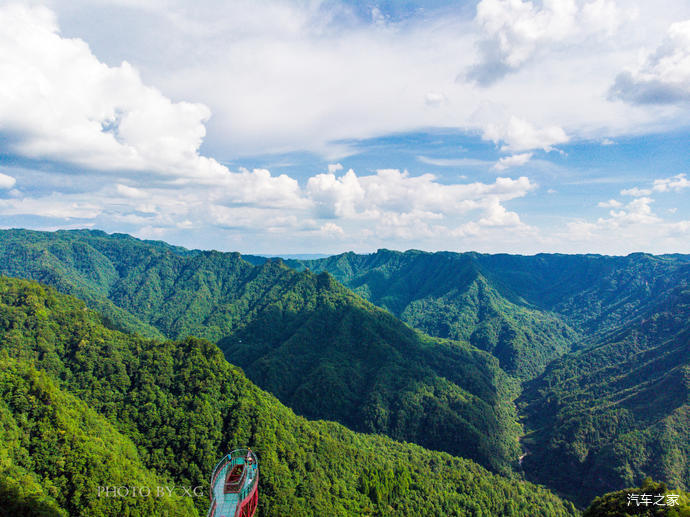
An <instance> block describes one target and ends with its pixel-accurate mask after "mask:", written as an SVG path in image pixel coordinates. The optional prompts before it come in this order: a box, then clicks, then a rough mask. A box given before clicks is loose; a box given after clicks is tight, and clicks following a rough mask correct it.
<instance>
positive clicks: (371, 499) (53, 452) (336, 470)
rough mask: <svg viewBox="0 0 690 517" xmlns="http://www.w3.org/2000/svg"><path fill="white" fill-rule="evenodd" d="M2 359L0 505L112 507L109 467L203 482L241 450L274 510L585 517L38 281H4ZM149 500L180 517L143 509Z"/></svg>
mask: <svg viewBox="0 0 690 517" xmlns="http://www.w3.org/2000/svg"><path fill="white" fill-rule="evenodd" d="M0 355H1V356H2V357H1V359H0V360H1V361H2V364H3V368H2V373H1V374H0V391H2V393H3V398H2V405H0V418H1V419H2V422H3V423H5V424H6V425H4V426H3V427H2V431H1V432H2V441H0V460H2V461H1V462H0V497H2V498H4V499H2V500H0V507H3V508H7V507H8V506H6V505H9V504H10V503H12V504H20V505H21V506H20V509H21V511H22V512H25V513H22V515H51V516H52V515H64V514H65V512H64V511H69V512H70V514H77V513H78V514H80V515H110V514H111V513H108V512H109V511H110V510H107V511H106V512H105V513H104V512H103V511H102V508H104V507H98V506H88V505H89V504H93V505H98V504H105V503H103V502H102V501H98V500H96V501H94V500H93V488H94V485H95V484H96V483H98V482H99V480H100V479H102V476H104V477H105V479H108V477H109V476H113V478H112V479H114V480H116V481H118V482H119V481H120V480H122V482H126V481H127V480H128V479H129V480H130V482H141V483H157V482H159V481H157V480H169V481H170V482H173V483H175V484H177V485H178V486H196V485H200V484H206V483H207V479H206V478H207V477H208V475H209V473H210V471H211V469H212V467H213V465H214V463H215V461H216V460H217V459H218V458H219V457H220V456H222V454H224V453H225V452H227V450H229V449H230V448H232V447H233V446H236V445H238V444H250V445H252V447H253V448H255V449H256V450H257V452H258V455H259V458H260V462H261V463H260V465H261V477H260V488H259V489H260V493H261V496H260V507H259V512H260V515H262V516H272V515H275V516H284V515H304V516H309V515H314V516H317V515H318V516H321V515H413V514H414V515H486V516H489V515H525V516H527V515H544V516H558V515H574V514H575V513H576V512H575V511H574V509H573V508H572V507H571V506H569V505H566V504H564V503H563V502H562V501H561V500H560V499H558V498H557V497H556V496H554V495H553V494H551V493H549V492H547V491H546V490H544V489H542V488H539V487H537V486H534V485H531V484H529V483H526V482H523V481H520V480H518V479H516V478H508V477H503V476H500V475H497V474H491V473H489V472H488V471H486V470H485V469H483V468H482V467H480V466H478V465H477V464H475V463H473V462H472V461H469V460H464V459H459V458H454V457H452V456H450V455H448V454H445V453H439V452H431V451H427V450H424V449H422V448H420V447H418V446H414V445H411V444H401V443H397V442H394V441H392V440H391V439H390V438H386V437H383V436H371V435H360V434H356V433H353V432H352V431H349V430H347V429H346V428H344V427H342V426H340V425H338V424H333V423H328V422H309V421H307V420H305V419H304V418H302V417H298V416H295V415H294V413H292V411H290V410H289V409H288V408H286V407H285V406H283V405H282V404H280V403H279V402H278V401H277V400H276V399H275V398H274V397H272V396H270V395H268V394H267V393H265V392H263V391H261V390H259V389H258V388H257V387H256V386H254V385H253V384H252V383H251V382H250V381H248V380H247V378H246V377H244V375H243V374H242V373H241V371H240V370H239V369H237V368H235V367H233V366H231V365H230V364H228V363H227V362H226V361H225V359H224V357H223V355H222V353H221V352H220V351H219V350H218V348H217V347H216V346H215V345H213V344H211V343H210V342H207V341H202V340H198V339H192V338H190V339H186V340H184V341H179V342H173V341H158V340H150V339H144V338H140V337H137V336H133V335H126V334H122V333H120V332H117V331H113V330H110V329H108V328H106V327H104V326H103V325H102V322H101V318H100V317H99V316H98V315H97V314H96V313H93V312H92V311H90V310H88V309H86V307H85V306H84V305H83V303H82V302H80V301H79V300H77V299H75V298H72V297H70V296H65V295H61V294H58V293H57V292H56V291H54V290H52V289H49V288H44V287H42V286H40V285H37V284H35V283H33V282H28V281H23V280H14V279H7V278H2V279H0ZM35 368H38V369H40V370H42V371H43V372H44V373H38V372H36V370H35ZM86 406H88V407H86ZM62 431H64V433H63V432H62ZM104 442H105V443H107V444H112V446H109V447H103V446H102V444H103V443H104ZM132 443H133V444H134V445H133V446H132ZM104 449H105V450H104ZM25 451H28V454H27V452H25ZM128 458H129V459H128ZM129 465H131V467H130V466H129ZM137 476H144V477H137ZM146 476H151V477H146ZM154 476H155V479H154ZM27 479H28V480H31V483H28V482H27ZM54 485H55V486H58V487H68V488H69V490H70V493H69V494H70V495H65V494H60V493H59V491H57V492H56V491H54V490H52V486H54ZM206 486H208V485H206ZM75 494H76V495H78V496H79V497H76V498H75V497H74V495H75ZM194 503H195V505H196V510H194V509H189V508H187V509H185V505H188V504H189V501H188V500H180V501H178V500H172V499H170V500H167V501H150V500H146V499H142V498H138V499H136V500H134V501H133V502H132V501H130V502H127V503H126V504H131V505H132V508H130V510H131V513H129V514H130V515H139V514H142V515H143V514H146V515H177V514H180V515H196V514H197V513H196V512H197V511H198V512H199V514H200V515H201V514H203V512H204V511H205V509H206V505H207V501H205V500H203V499H195V500H194ZM123 504H125V503H123ZM153 504H156V505H170V507H171V508H170V512H169V513H167V514H166V513H165V510H166V508H162V509H160V511H159V509H158V508H153V509H151V508H148V507H146V506H145V505H153ZM70 505H72V506H70ZM58 507H59V508H61V509H62V510H63V511H62V512H61V511H60V510H59V509H58ZM108 508H110V507H108ZM112 511H113V512H115V511H116V510H112ZM117 511H120V510H117ZM127 511H129V510H122V513H119V515H126V514H128V513H127ZM75 512H77V513H75ZM137 512H139V513H137ZM147 512H148V513H147ZM175 512H179V513H175ZM113 514H116V513H113Z"/></svg>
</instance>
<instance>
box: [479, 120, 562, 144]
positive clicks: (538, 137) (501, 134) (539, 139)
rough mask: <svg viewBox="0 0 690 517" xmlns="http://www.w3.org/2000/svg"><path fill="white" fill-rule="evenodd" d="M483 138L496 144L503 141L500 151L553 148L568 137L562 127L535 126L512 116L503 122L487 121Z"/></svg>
mask: <svg viewBox="0 0 690 517" xmlns="http://www.w3.org/2000/svg"><path fill="white" fill-rule="evenodd" d="M482 137H483V138H484V140H491V141H492V142H494V143H495V144H496V145H498V144H499V143H500V142H504V143H503V145H502V146H501V151H528V150H531V149H543V150H545V151H551V150H553V146H554V145H557V144H563V143H566V142H567V141H568V140H569V138H568V135H566V134H565V131H563V129H562V128H560V127H558V126H548V127H544V128H536V127H535V126H533V125H532V124H530V123H529V122H527V121H526V120H523V119H521V118H518V117H515V116H512V117H510V119H508V120H507V121H505V122H503V123H489V124H487V125H486V127H485V128H484V133H483V135H482Z"/></svg>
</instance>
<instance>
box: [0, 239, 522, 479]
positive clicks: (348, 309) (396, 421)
mask: <svg viewBox="0 0 690 517" xmlns="http://www.w3.org/2000/svg"><path fill="white" fill-rule="evenodd" d="M3 255H4V256H5V257H6V260H4V261H0V271H1V270H4V272H6V274H10V275H20V276H21V275H28V276H30V277H31V278H36V279H38V280H42V281H46V280H48V281H52V283H53V284H54V285H55V286H56V287H57V288H58V289H61V290H63V291H64V292H68V293H74V292H81V291H84V290H88V292H89V293H90V297H87V301H88V300H94V299H97V300H100V301H101V302H100V305H99V304H92V306H94V307H96V308H100V307H101V306H103V304H105V303H111V304H115V305H116V306H117V307H118V308H120V309H124V310H126V311H128V313H130V314H133V315H134V316H136V318H137V319H138V321H142V322H145V324H149V325H152V326H154V327H155V328H157V329H158V330H159V331H160V332H162V333H163V334H164V335H166V336H167V337H170V338H184V337H186V336H188V335H195V336H200V337H204V338H207V339H211V340H213V341H218V342H219V344H220V346H221V347H222V348H223V349H224V350H225V352H226V355H227V357H228V359H229V360H230V361H231V362H232V363H233V364H237V365H238V366H241V367H242V368H244V369H245V371H246V372H247V375H248V376H249V377H250V379H252V380H253V381H254V382H256V383H257V384H258V385H259V386H260V387H262V388H264V389H267V390H269V391H271V392H272V393H274V394H275V395H277V396H278V397H279V398H280V399H281V400H282V401H283V402H284V403H286V404H288V405H289V406H290V407H292V408H293V409H294V410H296V411H297V412H299V413H301V414H304V415H306V416H308V417H310V418H326V419H331V420H337V421H339V422H341V423H344V424H346V425H348V426H349V427H351V428H353V429H355V430H358V431H366V432H377V433H384V434H388V435H389V436H391V437H393V438H396V439H399V440H405V441H410V442H414V443H418V444H420V445H423V446H425V447H428V448H433V449H436V450H444V451H446V452H449V453H451V454H455V455H461V456H464V457H468V458H471V459H475V460H477V461H479V462H480V463H482V464H483V465H485V466H488V467H490V468H492V469H494V470H497V471H506V470H508V469H509V468H510V466H511V464H513V463H516V461H517V458H518V456H519V450H518V434H519V426H518V425H517V423H516V421H517V417H516V414H515V409H514V406H513V404H512V403H511V400H512V399H513V398H514V396H515V395H516V393H515V385H514V383H512V382H511V381H510V379H508V378H507V376H506V375H505V374H504V373H503V372H502V371H501V369H500V368H499V367H498V364H497V362H496V360H495V359H494V358H493V357H491V356H490V355H488V354H486V353H482V352H480V351H479V350H477V349H474V348H472V347H471V346H467V345H466V344H463V343H459V342H449V341H443V340H432V339H429V338H427V337H425V336H423V335H421V334H420V333H419V332H416V331H413V330H412V329H410V328H409V327H407V326H406V325H404V324H403V323H401V322H400V321H399V320H397V319H395V318H394V317H392V316H391V315H390V314H388V313H387V312H385V311H382V310H381V309H378V308H376V307H374V306H373V305H371V304H369V303H367V302H365V301H364V300H362V299H361V298H359V297H358V296H355V295H353V294H352V293H351V292H350V291H348V290H347V289H345V288H343V287H342V286H340V285H339V284H337V283H336V282H333V281H332V279H330V278H329V277H328V276H327V275H320V276H317V275H314V274H312V273H308V272H301V273H298V272H296V271H295V270H293V269H291V268H288V267H286V266H284V265H282V263H281V262H265V263H264V264H262V265H260V266H252V265H251V264H249V263H247V262H245V261H244V260H242V258H241V257H240V256H239V254H237V253H218V252H186V251H184V250H180V249H178V248H172V247H167V246H165V245H163V244H158V243H148V242H143V241H138V240H136V239H133V238H131V237H127V236H109V235H106V234H103V233H102V232H89V231H73V232H57V233H41V232H27V231H8V232H0V257H1V256H3ZM36 256H39V257H41V260H40V262H36V261H35V259H34V258H32V257H36ZM12 257H15V258H14V259H13V258H12ZM16 257H25V258H24V259H23V260H19V259H17V258H16Z"/></svg>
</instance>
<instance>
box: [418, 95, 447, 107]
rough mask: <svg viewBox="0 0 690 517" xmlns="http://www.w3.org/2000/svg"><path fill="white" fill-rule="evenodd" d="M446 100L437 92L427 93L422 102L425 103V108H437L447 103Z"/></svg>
mask: <svg viewBox="0 0 690 517" xmlns="http://www.w3.org/2000/svg"><path fill="white" fill-rule="evenodd" d="M447 100H448V98H447V97H446V96H445V95H444V94H442V93H439V92H429V93H427V94H426V95H425V96H424V102H426V104H427V106H433V107H437V106H440V105H441V104H443V103H444V102H447Z"/></svg>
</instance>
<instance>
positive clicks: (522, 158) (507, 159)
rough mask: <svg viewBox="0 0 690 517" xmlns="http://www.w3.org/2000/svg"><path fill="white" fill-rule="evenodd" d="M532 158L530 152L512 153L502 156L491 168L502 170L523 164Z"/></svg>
mask: <svg viewBox="0 0 690 517" xmlns="http://www.w3.org/2000/svg"><path fill="white" fill-rule="evenodd" d="M531 158H532V153H522V154H514V155H512V156H504V157H503V158H500V159H499V160H498V162H496V164H495V165H494V166H493V169H495V170H497V171H502V170H505V169H508V168H510V167H521V166H522V165H525V164H526V163H527V162H528V161H530V159H531Z"/></svg>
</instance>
